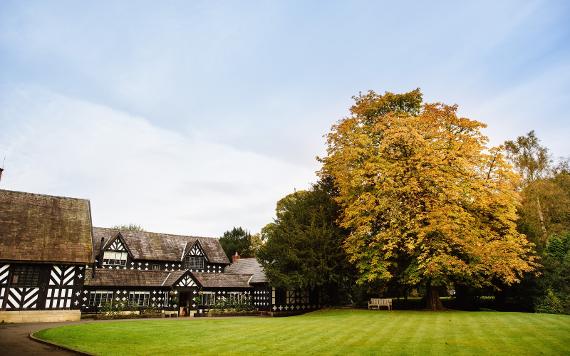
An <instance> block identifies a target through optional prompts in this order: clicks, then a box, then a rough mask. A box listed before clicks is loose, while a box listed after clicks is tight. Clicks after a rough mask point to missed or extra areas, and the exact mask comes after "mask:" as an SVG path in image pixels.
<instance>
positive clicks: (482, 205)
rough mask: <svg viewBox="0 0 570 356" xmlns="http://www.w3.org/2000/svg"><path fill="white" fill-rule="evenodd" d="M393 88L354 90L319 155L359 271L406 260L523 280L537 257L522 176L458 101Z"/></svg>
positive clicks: (379, 276)
mask: <svg viewBox="0 0 570 356" xmlns="http://www.w3.org/2000/svg"><path fill="white" fill-rule="evenodd" d="M413 93H415V92H412V93H408V94H403V95H413ZM388 94H389V95H391V97H390V98H387V97H386V95H388ZM416 94H417V95H419V98H420V101H421V93H419V91H418V92H417V93H416ZM397 96H398V95H396V94H391V93H387V94H385V95H377V94H375V93H373V92H370V93H368V94H366V95H364V96H361V97H359V98H356V104H355V105H354V106H353V107H352V109H351V112H352V115H351V116H350V117H348V118H346V119H344V120H341V121H340V122H338V123H337V124H336V125H334V126H333V128H332V130H331V132H330V133H329V134H328V136H327V143H328V147H327V156H326V157H325V158H323V159H322V163H323V168H322V169H321V171H320V175H321V176H322V177H325V176H327V177H332V178H333V180H334V182H335V184H336V188H337V189H338V196H337V198H336V199H337V202H338V203H339V204H340V206H341V207H342V208H343V215H342V218H341V221H340V223H341V225H342V226H343V227H345V228H348V229H349V230H350V231H351V234H350V236H349V237H348V238H347V239H346V241H345V243H344V247H345V249H346V252H347V254H348V256H349V258H350V260H351V262H353V263H355V265H356V266H357V267H358V269H359V271H360V273H361V279H360V281H361V282H364V281H375V280H389V279H391V278H393V277H394V276H395V275H397V274H402V273H404V272H402V271H404V270H405V271H406V272H405V273H407V274H411V275H416V276H418V278H420V279H421V280H429V281H430V282H431V283H432V284H445V283H448V282H451V281H468V282H470V283H471V284H474V285H489V284H491V283H492V282H495V281H502V282H503V283H507V284H511V283H515V282H518V281H519V280H520V278H521V277H522V275H523V273H525V272H529V271H532V270H533V269H534V268H535V266H536V262H535V260H534V257H533V250H532V245H531V244H529V243H528V241H527V240H526V237H525V236H524V235H522V234H520V233H519V232H517V229H516V223H515V221H516V218H517V215H516V208H517V205H518V204H519V196H518V193H517V191H516V189H515V188H516V185H517V183H518V179H519V177H518V176H517V175H516V174H515V173H514V172H513V170H512V169H511V167H510V166H509V165H508V163H507V161H506V160H505V156H504V152H503V148H502V147H493V148H489V147H487V143H488V139H487V137H485V136H484V135H483V134H482V133H481V129H482V128H484V127H485V124H483V123H481V122H478V121H475V120H471V119H468V118H463V117H458V116H457V107H456V106H449V105H445V104H441V103H436V104H424V105H421V106H419V103H418V110H410V109H409V107H406V108H404V109H403V110H395V109H393V107H397V108H398V107H400V106H398V105H399V104H400V103H396V104H394V105H392V106H390V100H392V99H393V98H394V97H397ZM391 98H392V99H391ZM415 98H416V99H417V96H415ZM400 99H401V98H400ZM404 99H405V98H404ZM387 102H388V104H387ZM386 107H388V108H390V110H383V109H382V108H384V109H385V108H386ZM411 280H414V279H411ZM415 281H416V282H417V280H415Z"/></svg>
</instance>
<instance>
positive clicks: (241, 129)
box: [0, 0, 570, 236]
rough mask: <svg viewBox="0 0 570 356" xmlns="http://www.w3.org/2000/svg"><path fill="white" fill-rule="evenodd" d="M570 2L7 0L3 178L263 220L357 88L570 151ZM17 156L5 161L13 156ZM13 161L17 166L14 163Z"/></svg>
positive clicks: (153, 216) (0, 122) (206, 232)
mask: <svg viewBox="0 0 570 356" xmlns="http://www.w3.org/2000/svg"><path fill="white" fill-rule="evenodd" d="M569 19H570V2H568V1H520V0H519V1H429V2H428V1H397V2H396V1H92V2H86V1H57V0H54V1H25V0H24V1H19V0H18V1H11V0H4V1H1V2H0V160H3V161H4V163H3V166H4V168H5V172H4V174H3V176H2V181H1V182H0V189H10V190H18V191H27V192H34V193H43V194H51V195H63V196H72V197H80V198H87V199H90V201H91V209H92V216H93V224H94V225H95V226H103V227H109V226H113V225H118V224H129V223H134V224H139V225H141V226H143V227H144V228H145V229H146V230H149V231H158V232H167V233H179V234H188V235H201V236H220V235H221V234H222V233H223V232H224V231H226V230H229V229H231V228H232V227H234V226H242V227H244V228H246V229H248V230H250V231H251V232H253V233H255V232H258V231H259V230H260V229H261V228H262V227H263V226H264V225H265V224H267V223H269V222H271V221H272V219H273V217H274V210H275V204H276V202H277V201H278V200H279V199H280V198H282V197H283V196H285V195H286V194H289V193H292V192H293V191H294V190H300V189H306V188H308V187H309V186H310V184H311V183H312V182H314V181H315V180H316V175H315V172H316V171H317V170H318V169H319V163H318V162H317V160H316V159H315V157H316V156H319V155H323V154H324V149H325V142H324V138H323V135H325V134H326V133H327V132H328V131H329V130H330V127H331V125H333V124H334V123H335V122H336V121H338V120H340V119H342V118H343V117H346V116H347V115H348V109H349V107H350V105H351V103H352V99H351V98H352V96H354V95H357V94H358V93H359V92H364V91H367V90H375V91H377V92H384V91H392V92H404V91H409V90H412V89H415V88H418V87H419V88H421V90H422V92H423V93H424V99H425V101H427V102H435V101H438V102H445V103H448V104H457V105H458V106H459V112H460V114H461V115H464V116H467V117H469V118H472V119H476V120H479V121H483V122H485V123H487V124H488V128H487V129H486V130H485V133H486V134H487V135H488V136H489V137H490V140H491V143H492V144H493V145H497V144H500V143H502V142H503V141H504V140H506V139H513V138H515V137H517V136H519V135H523V134H525V133H527V132H528V131H530V130H535V131H536V134H537V135H538V137H539V138H540V139H541V140H542V142H543V144H545V145H546V146H547V147H548V148H549V149H550V151H551V153H552V155H553V157H554V158H557V157H568V156H570V114H569V111H568V104H569V103H570V20H569ZM4 158H5V160H4ZM0 163H1V161H0Z"/></svg>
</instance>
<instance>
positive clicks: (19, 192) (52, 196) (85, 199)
mask: <svg viewBox="0 0 570 356" xmlns="http://www.w3.org/2000/svg"><path fill="white" fill-rule="evenodd" d="M0 192H8V193H18V194H26V195H33V196H38V197H46V198H59V199H70V200H83V201H89V199H88V198H74V197H68V196H65V195H51V194H41V193H30V192H22V191H19V190H9V189H0Z"/></svg>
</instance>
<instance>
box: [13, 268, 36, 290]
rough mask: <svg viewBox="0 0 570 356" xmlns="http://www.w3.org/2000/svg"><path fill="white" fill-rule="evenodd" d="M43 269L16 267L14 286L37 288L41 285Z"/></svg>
mask: <svg viewBox="0 0 570 356" xmlns="http://www.w3.org/2000/svg"><path fill="white" fill-rule="evenodd" d="M40 273H41V267H39V266H20V265H16V266H14V271H13V272H12V283H11V284H12V285H13V286H17V287H37V286H39V284H40Z"/></svg>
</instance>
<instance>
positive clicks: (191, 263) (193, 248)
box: [182, 240, 208, 271]
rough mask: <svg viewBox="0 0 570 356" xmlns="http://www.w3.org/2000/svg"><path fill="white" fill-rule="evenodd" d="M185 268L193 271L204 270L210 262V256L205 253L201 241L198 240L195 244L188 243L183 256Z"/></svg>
mask: <svg viewBox="0 0 570 356" xmlns="http://www.w3.org/2000/svg"><path fill="white" fill-rule="evenodd" d="M182 262H183V263H184V268H185V269H189V270H191V271H203V270H204V269H205V268H206V262H208V256H207V255H206V254H205V253H204V249H203V248H202V246H201V245H200V241H199V240H196V241H195V242H194V243H193V244H190V243H188V245H187V248H185V249H184V255H183V257H182Z"/></svg>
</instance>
